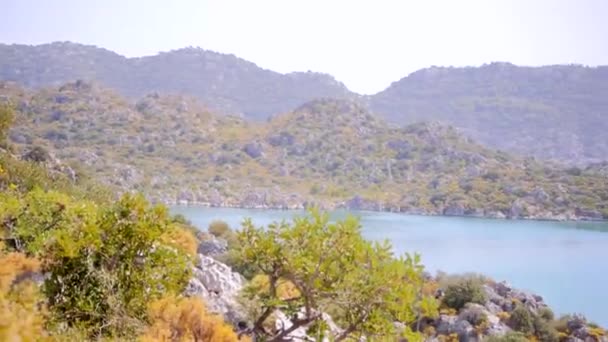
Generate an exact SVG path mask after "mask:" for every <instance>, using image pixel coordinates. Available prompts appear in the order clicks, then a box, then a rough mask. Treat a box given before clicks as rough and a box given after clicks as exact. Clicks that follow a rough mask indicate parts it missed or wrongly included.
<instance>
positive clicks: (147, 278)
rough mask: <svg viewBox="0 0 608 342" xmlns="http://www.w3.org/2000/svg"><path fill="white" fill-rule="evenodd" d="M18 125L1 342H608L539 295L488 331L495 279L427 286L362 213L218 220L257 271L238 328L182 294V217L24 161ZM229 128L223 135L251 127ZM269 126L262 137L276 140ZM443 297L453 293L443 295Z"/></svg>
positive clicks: (76, 175)
mask: <svg viewBox="0 0 608 342" xmlns="http://www.w3.org/2000/svg"><path fill="white" fill-rule="evenodd" d="M318 106H321V108H325V107H327V106H330V108H333V110H338V109H341V110H346V109H348V111H356V110H357V109H356V105H354V104H349V103H346V104H345V103H335V102H332V101H330V102H329V103H328V102H327V101H320V102H318V103H315V104H310V105H308V106H306V107H303V108H300V109H299V110H298V111H297V113H298V114H296V115H295V120H303V119H299V118H300V117H301V116H302V115H304V116H306V115H308V114H302V113H314V112H316V110H317V109H319V108H318ZM352 106H355V107H352ZM312 116H313V118H316V119H318V117H317V116H316V115H315V114H312ZM14 118H15V115H14V114H13V113H12V108H11V107H9V106H6V105H2V106H1V107H0V137H2V140H0V143H2V149H0V317H2V320H1V322H0V340H2V341H146V342H152V341H176V342H197V341H198V342H237V341H251V340H252V338H253V339H255V340H265V341H277V342H278V341H284V340H285V338H286V337H288V335H289V334H290V333H292V332H294V331H295V330H296V329H298V328H302V329H304V330H305V333H306V334H307V335H308V336H313V337H314V338H316V339H322V338H324V337H327V338H330V339H331V340H335V341H342V340H344V341H350V340H360V339H362V338H364V339H366V340H369V341H388V340H391V341H393V340H398V339H401V338H405V339H407V340H408V341H423V340H425V339H431V338H437V339H439V340H440V341H453V340H458V338H459V336H458V334H457V333H451V332H450V331H451V330H448V332H447V333H446V332H445V331H443V330H445V329H443V330H442V332H439V331H438V330H437V332H436V329H439V328H440V326H441V324H442V323H441V322H445V320H447V319H451V318H450V317H452V318H454V319H460V318H461V317H462V319H463V321H461V323H462V324H465V325H466V326H468V327H469V328H470V329H469V330H467V332H466V333H461V335H462V336H461V337H462V338H470V337H471V338H472V337H474V338H476V339H479V338H482V337H483V336H485V335H486V334H490V331H491V328H492V326H496V325H498V324H502V326H504V327H505V328H506V327H507V326H508V327H509V328H508V329H513V330H514V332H508V333H507V334H506V335H504V337H492V338H493V340H497V341H511V340H516V341H520V340H532V341H537V340H540V341H550V342H557V341H561V340H566V339H568V338H574V337H573V336H579V335H577V334H581V333H584V334H585V336H589V338H593V339H595V340H597V341H604V340H605V338H604V337H605V336H606V332H605V330H604V329H602V328H600V327H598V326H596V325H593V324H592V323H587V321H586V320H584V318H580V317H578V316H576V317H575V316H572V317H570V316H566V317H563V318H560V319H559V320H555V319H554V316H553V313H552V312H551V311H550V310H549V309H548V308H547V307H546V306H544V304H543V305H542V306H539V307H538V308H536V305H537V302H536V299H535V298H539V301H540V302H539V303H542V299H540V298H541V297H531V298H532V300H533V304H531V305H532V306H531V307H529V306H528V304H527V302H522V301H519V300H518V299H515V298H502V297H500V296H499V297H498V298H499V300H508V303H510V305H505V306H504V307H507V309H505V311H501V312H499V313H498V316H495V315H493V314H492V315H491V318H492V319H493V320H492V322H493V323H491V322H490V321H491V320H490V313H489V312H488V311H487V310H485V308H484V307H483V306H481V305H477V304H475V303H485V304H488V303H486V302H487V298H486V296H487V294H486V291H488V289H491V286H492V285H496V283H494V282H493V281H492V280H489V279H487V278H485V277H481V276H474V277H472V276H466V277H454V276H446V275H440V276H438V277H437V278H432V277H430V276H429V275H427V274H424V273H423V270H424V268H423V266H422V264H421V262H420V257H419V256H418V255H405V256H404V257H396V256H395V255H393V253H392V246H391V245H390V244H388V243H386V242H385V243H371V242H368V241H366V240H364V239H363V238H362V236H361V226H360V223H359V221H358V220H357V219H356V218H354V217H347V218H346V219H344V220H341V221H337V222H331V221H329V216H328V215H327V214H324V213H321V212H319V211H317V210H311V211H310V215H308V216H306V217H301V218H295V219H294V220H293V222H291V223H287V222H280V223H274V224H271V225H269V226H268V227H259V228H258V227H255V226H254V224H253V222H251V221H245V222H244V224H243V226H242V229H241V230H240V231H238V232H234V231H232V230H230V228H229V227H228V226H227V225H226V224H224V223H222V222H221V221H216V222H214V223H213V224H212V225H210V228H209V232H210V233H211V234H213V235H214V236H215V238H223V239H227V240H228V248H229V250H228V251H226V253H227V254H228V258H227V259H228V260H229V261H230V262H231V263H233V264H234V265H235V266H237V268H240V269H246V270H247V271H248V275H249V276H250V277H251V278H250V279H249V281H247V282H246V284H245V287H244V288H243V289H242V291H241V294H240V295H241V297H240V300H241V305H242V310H243V311H244V314H245V315H246V317H247V319H248V320H249V321H248V322H246V325H247V327H246V328H243V327H239V328H238V330H239V331H238V334H237V328H236V327H233V326H231V325H228V324H226V323H225V322H224V321H223V319H222V317H220V316H217V315H215V314H212V313H210V312H208V311H207V309H206V308H205V305H204V303H203V301H202V300H201V298H199V297H196V296H195V297H188V296H184V295H183V293H184V290H185V287H186V284H187V283H188V282H189V281H190V279H191V273H192V272H191V269H192V267H193V263H194V260H195V259H194V258H195V256H196V253H197V247H198V246H197V244H198V242H199V241H197V239H196V238H195V236H194V235H193V233H192V231H193V230H194V228H193V227H191V226H190V225H189V223H188V222H187V221H185V220H184V219H183V217H172V216H170V215H169V214H168V210H167V208H166V207H164V206H162V205H150V204H149V203H148V202H147V201H146V200H145V199H144V197H142V196H141V195H136V194H130V193H127V194H123V195H122V196H120V197H118V198H117V197H116V195H115V194H114V191H113V189H112V188H106V187H104V186H101V185H98V184H96V182H95V181H94V180H92V179H91V178H89V177H85V176H84V174H83V173H82V172H81V171H80V172H75V171H74V169H73V168H71V167H70V166H66V165H63V164H61V162H59V161H58V160H55V159H53V157H52V155H51V154H49V153H48V152H46V151H45V150H44V149H42V148H32V147H29V151H28V153H26V154H24V156H23V157H21V158H19V157H17V156H16V155H15V154H14V153H15V152H16V151H18V148H16V147H15V146H13V145H12V144H11V143H9V142H8V141H6V137H7V136H8V134H7V128H8V127H10V124H11V122H12V120H13V119H14ZM17 118H19V115H17ZM277 120H278V121H275V122H274V123H273V124H274V125H276V126H272V125H271V126H270V127H267V128H265V129H268V130H272V129H273V128H277V127H287V126H288V124H287V123H288V121H289V120H286V121H282V120H281V119H277ZM348 120H350V119H348ZM348 120H347V121H348ZM338 122H341V121H340V120H338ZM366 122H367V121H366ZM311 124H312V123H311ZM376 124H378V125H380V123H373V124H372V127H373V126H374V125H376ZM228 128H229V129H228V130H227V131H225V130H224V129H226V128H222V129H221V130H219V129H218V131H219V132H222V133H223V134H228V133H227V132H234V130H235V129H236V130H244V131H249V130H247V129H243V128H242V127H241V126H239V125H235V126H230V125H229V126H228ZM416 129H419V127H418V128H416ZM427 129H428V127H427ZM446 129H447V128H446ZM260 130H261V131H260V132H257V133H255V132H254V133H255V134H267V133H268V132H267V131H264V129H262V128H260ZM448 130H450V129H448ZM271 132H273V133H272V134H273V137H276V134H277V132H276V131H271ZM281 132H282V131H280V132H278V136H280V137H285V134H282V133H281ZM342 133H344V134H345V135H346V136H350V135H351V134H353V132H351V131H350V130H347V131H345V132H342ZM427 133H428V132H427ZM410 134H414V132H410ZM425 134H426V133H425ZM446 134H447V133H446ZM452 134H453V132H452V133H450V134H448V135H449V136H450V137H452V138H451V139H456V140H454V143H456V142H458V141H459V140H458V139H457V137H456V136H452ZM270 141H271V145H276V142H277V141H275V140H274V139H272V138H271V139H270ZM281 141H282V140H281ZM249 154H251V151H249ZM249 154H248V155H249ZM62 165H63V167H60V166H62ZM576 173H577V174H578V172H576ZM581 175H582V173H581ZM579 176H580V175H579ZM228 272H230V270H228ZM502 286H507V285H502ZM439 289H445V294H444V295H443V296H440V295H438V293H439V292H438V290H439ZM491 291H493V290H491ZM508 292H510V293H511V292H513V291H512V290H511V289H510V288H509V290H508ZM513 293H516V292H513ZM516 294H517V293H516ZM493 300H497V299H496V298H494V299H493ZM475 305H477V306H475ZM456 314H459V315H460V316H456ZM280 315H283V316H285V315H288V316H286V317H292V319H291V323H292V325H291V327H289V328H283V329H280V328H279V327H278V326H277V324H276V322H275V321H276V319H277V318H278V317H279V316H280ZM329 315H331V316H329ZM465 321H466V322H468V323H464V322H465ZM336 323H337V324H339V327H342V329H340V328H338V327H337V326H336ZM454 323H455V321H454ZM574 323H576V325H574ZM491 324H492V325H491ZM571 328H576V330H574V331H572V330H571Z"/></svg>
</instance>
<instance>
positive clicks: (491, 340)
mask: <svg viewBox="0 0 608 342" xmlns="http://www.w3.org/2000/svg"><path fill="white" fill-rule="evenodd" d="M485 341H486V342H528V341H529V340H528V338H527V337H526V335H524V334H522V333H520V332H516V331H515V332H514V331H511V332H508V333H506V334H505V335H503V336H488V338H486V339H485Z"/></svg>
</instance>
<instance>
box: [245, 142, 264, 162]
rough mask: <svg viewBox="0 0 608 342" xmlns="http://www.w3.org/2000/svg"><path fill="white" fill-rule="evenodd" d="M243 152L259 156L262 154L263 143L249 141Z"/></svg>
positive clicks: (255, 156)
mask: <svg viewBox="0 0 608 342" xmlns="http://www.w3.org/2000/svg"><path fill="white" fill-rule="evenodd" d="M243 152H245V153H247V155H248V156H250V157H251V158H254V159H255V158H259V157H261V156H262V145H260V144H258V143H249V144H247V145H245V146H244V147H243Z"/></svg>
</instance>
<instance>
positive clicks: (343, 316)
mask: <svg viewBox="0 0 608 342" xmlns="http://www.w3.org/2000/svg"><path fill="white" fill-rule="evenodd" d="M239 240H240V243H241V246H242V247H241V253H240V258H241V259H242V261H243V262H245V263H250V264H252V265H254V267H255V268H256V270H257V271H258V272H260V273H261V274H263V275H265V276H266V277H267V281H268V287H267V289H266V290H264V291H262V292H260V291H259V289H258V288H249V289H247V290H246V291H245V296H246V297H247V298H248V299H249V300H254V301H256V302H257V304H258V305H259V307H260V310H257V312H256V313H254V314H253V315H254V317H253V320H254V323H253V328H252V332H253V334H254V335H255V336H256V337H258V338H262V339H264V340H268V341H281V340H283V339H285V338H286V337H287V336H289V334H290V333H291V332H293V331H294V330H296V329H298V328H301V327H307V329H308V332H309V334H314V335H315V336H317V337H319V336H322V335H324V334H326V333H327V331H326V330H327V329H325V328H326V326H325V324H326V323H325V321H324V320H323V319H322V316H323V313H324V312H327V313H330V314H331V315H332V317H333V319H334V320H335V321H336V322H337V323H338V324H339V325H341V326H342V327H343V328H344V330H343V331H341V332H339V333H334V334H333V335H334V336H328V337H329V338H330V339H332V340H335V341H341V340H344V339H347V338H355V339H359V338H361V337H386V338H391V337H394V334H396V331H395V330H394V325H393V322H395V321H400V322H404V323H406V325H409V324H410V323H412V322H413V321H414V320H415V312H416V310H417V306H418V300H419V297H418V294H419V293H420V288H421V286H422V270H423V267H422V266H421V265H420V263H419V261H420V260H419V257H418V256H414V257H410V256H407V257H406V258H395V257H394V256H393V254H392V253H391V246H390V245H389V244H388V243H381V244H380V243H370V242H368V241H365V240H364V239H363V238H362V237H361V234H360V225H359V221H358V220H357V219H355V218H353V217H349V218H346V219H345V220H344V221H338V222H335V223H330V222H329V219H328V216H327V215H325V214H320V213H319V212H318V211H316V210H311V211H310V217H304V218H296V219H294V221H293V224H291V225H290V224H287V223H285V222H282V223H275V224H271V225H269V226H268V228H267V229H263V228H255V227H254V226H253V224H252V223H251V221H245V223H244V224H243V229H242V230H241V231H240V232H239ZM285 281H288V282H289V283H290V284H292V286H293V287H295V290H294V291H295V292H294V293H297V294H298V295H297V296H283V295H281V293H280V292H281V291H279V287H280V286H281V283H282V282H285ZM290 286H291V285H290ZM258 287H259V286H258ZM278 310H280V311H282V312H283V313H285V314H286V315H287V316H288V317H294V318H293V319H292V321H291V322H292V325H291V326H290V327H289V328H283V329H279V330H278V331H269V330H268V329H266V328H265V326H266V325H267V324H265V322H266V321H267V320H268V319H269V318H270V317H271V315H273V314H274V313H276V312H277V311H278Z"/></svg>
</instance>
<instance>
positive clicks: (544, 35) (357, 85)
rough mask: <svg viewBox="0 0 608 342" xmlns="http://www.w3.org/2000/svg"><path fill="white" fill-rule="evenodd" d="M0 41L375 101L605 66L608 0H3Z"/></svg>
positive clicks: (0, 3) (606, 62) (606, 57)
mask: <svg viewBox="0 0 608 342" xmlns="http://www.w3.org/2000/svg"><path fill="white" fill-rule="evenodd" d="M0 8H2V20H0V42H2V43H20V44H42V43H49V42H53V41H66V40H69V41H73V42H78V43H84V44H92V45H97V46H100V47H103V48H106V49H109V50H112V51H115V52H117V53H119V54H121V55H125V56H129V57H134V56H143V55H153V54H156V53H157V52H159V51H168V50H172V49H178V48H182V47H186V46H197V47H201V48H204V49H208V50H213V51H218V52H222V53H232V54H235V55H237V56H238V57H241V58H244V59H247V60H249V61H252V62H254V63H256V64H257V65H258V66H260V67H263V68H266V69H271V70H274V71H278V72H282V73H287V72H292V71H308V70H311V71H317V72H324V73H328V74H331V75H333V76H334V77H336V79H338V80H339V81H341V82H344V83H345V84H346V86H347V87H349V88H350V89H351V90H353V91H356V92H359V93H362V94H373V93H376V92H378V91H381V90H382V89H384V88H386V87H387V86H389V85H390V84H391V82H393V81H397V80H399V79H400V78H402V77H404V76H407V75H408V74H410V73H412V72H414V71H416V70H418V69H421V68H425V67H429V66H433V65H436V66H478V65H482V64H484V63H489V62H493V61H504V62H511V63H514V64H518V65H546V64H571V63H574V64H584V65H591V66H594V65H606V64H608V0H444V1H438V0H420V1H410V0H374V1H371V0H369V1H358V0H350V1H349V0H306V1H290V0H215V1H208V0H198V1H197V0H175V1H169V0H103V1H102V0H99V1H93V0H91V1H88V0H54V1H48V0H38V1H36V0H0Z"/></svg>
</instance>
